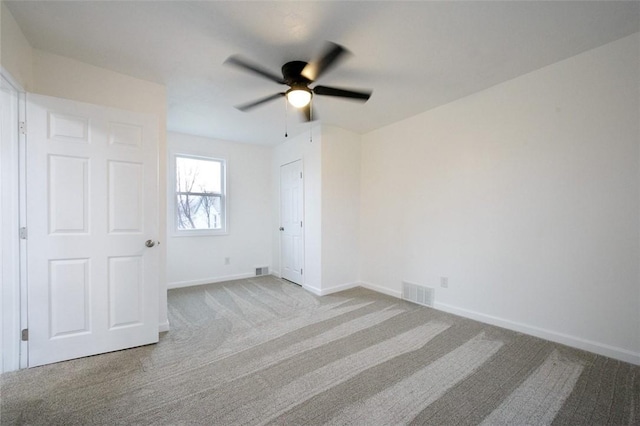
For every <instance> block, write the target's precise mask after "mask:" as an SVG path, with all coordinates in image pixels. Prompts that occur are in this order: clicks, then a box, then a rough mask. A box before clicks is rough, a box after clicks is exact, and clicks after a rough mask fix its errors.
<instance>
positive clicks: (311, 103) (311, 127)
mask: <svg viewBox="0 0 640 426" xmlns="http://www.w3.org/2000/svg"><path fill="white" fill-rule="evenodd" d="M311 142H313V102H309V143H311Z"/></svg>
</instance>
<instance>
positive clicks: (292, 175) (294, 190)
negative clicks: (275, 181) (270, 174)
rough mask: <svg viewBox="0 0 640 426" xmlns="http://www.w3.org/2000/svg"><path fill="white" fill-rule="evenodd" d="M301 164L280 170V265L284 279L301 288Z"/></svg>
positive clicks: (302, 257) (293, 164) (290, 164)
mask: <svg viewBox="0 0 640 426" xmlns="http://www.w3.org/2000/svg"><path fill="white" fill-rule="evenodd" d="M303 182H304V181H303V176H302V160H298V161H294V162H293V163H289V164H285V165H284V166H281V167H280V249H281V255H280V264H281V269H282V278H284V279H286V280H289V281H293V282H294V283H296V284H300V285H302V283H303V280H302V273H303V269H302V267H303V264H304V244H303V235H304V234H303V230H304V228H303V225H304V224H303V222H302V216H303V211H304V208H303V194H304V192H303Z"/></svg>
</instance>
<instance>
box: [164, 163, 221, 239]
mask: <svg viewBox="0 0 640 426" xmlns="http://www.w3.org/2000/svg"><path fill="white" fill-rule="evenodd" d="M178 158H192V159H194V160H205V161H216V162H218V163H220V174H221V177H220V178H221V182H220V183H221V189H222V193H221V196H220V207H221V211H220V216H221V218H220V220H221V222H222V223H221V227H220V229H179V228H178V206H177V197H178V191H177V188H176V180H177V167H176V162H177V159H178ZM227 204H228V193H227V160H226V159H224V158H217V157H211V156H206V155H195V154H186V153H182V152H174V153H172V155H171V200H170V205H171V206H172V208H171V213H172V219H171V223H172V226H171V236H173V237H204V236H216V235H228V234H229V221H228V216H227Z"/></svg>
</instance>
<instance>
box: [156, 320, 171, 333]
mask: <svg viewBox="0 0 640 426" xmlns="http://www.w3.org/2000/svg"><path fill="white" fill-rule="evenodd" d="M163 331H169V320H166V321H165V322H163V323H160V324H158V333H162V332H163Z"/></svg>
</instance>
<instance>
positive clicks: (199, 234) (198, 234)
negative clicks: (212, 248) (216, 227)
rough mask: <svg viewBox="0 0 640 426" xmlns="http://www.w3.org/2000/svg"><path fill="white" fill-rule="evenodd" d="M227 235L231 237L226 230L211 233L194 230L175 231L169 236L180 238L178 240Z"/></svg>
mask: <svg viewBox="0 0 640 426" xmlns="http://www.w3.org/2000/svg"><path fill="white" fill-rule="evenodd" d="M225 235H229V231H227V230H224V231H211V230H208V229H200V230H194V231H175V230H174V231H173V232H171V234H169V236H170V237H178V238H182V237H218V236H225Z"/></svg>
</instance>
